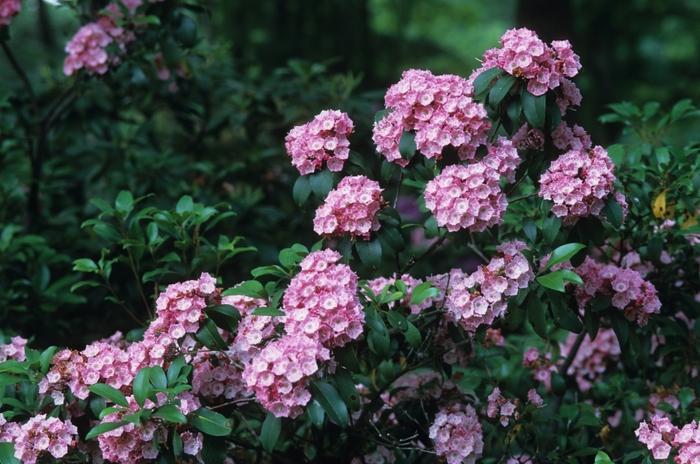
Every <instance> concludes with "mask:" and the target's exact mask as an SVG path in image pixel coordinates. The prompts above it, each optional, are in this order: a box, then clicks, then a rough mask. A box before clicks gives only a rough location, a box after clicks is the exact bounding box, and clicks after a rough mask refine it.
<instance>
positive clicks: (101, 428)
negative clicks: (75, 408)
mask: <svg viewBox="0 0 700 464" xmlns="http://www.w3.org/2000/svg"><path fill="white" fill-rule="evenodd" d="M126 424H127V421H118V422H103V423H101V424H97V425H96V426H94V427H93V428H91V429H90V431H89V432H88V433H87V435H85V439H86V440H92V439H93V438H95V437H97V436H98V435H102V434H103V433H105V432H110V431H112V430H114V429H118V428H119V427H122V426H124V425H126Z"/></svg>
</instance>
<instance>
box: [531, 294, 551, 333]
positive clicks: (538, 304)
mask: <svg viewBox="0 0 700 464" xmlns="http://www.w3.org/2000/svg"><path fill="white" fill-rule="evenodd" d="M525 308H527V319H528V320H529V321H530V324H531V325H532V328H533V329H534V330H535V333H536V334H537V335H539V336H540V337H542V338H544V339H545V340H546V339H547V338H548V337H547V319H546V317H545V311H546V310H547V305H546V304H545V303H544V302H542V301H540V300H539V298H538V297H537V295H536V294H535V293H534V292H533V293H530V294H529V295H528V296H527V300H525Z"/></svg>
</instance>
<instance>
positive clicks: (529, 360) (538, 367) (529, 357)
mask: <svg viewBox="0 0 700 464" xmlns="http://www.w3.org/2000/svg"><path fill="white" fill-rule="evenodd" d="M523 366H525V367H527V368H529V369H532V371H533V372H532V376H533V378H534V379H535V380H536V381H538V382H541V383H542V384H544V386H545V388H546V389H547V391H549V389H550V388H551V387H552V372H555V371H556V367H555V366H554V363H552V360H551V354H550V353H546V354H545V355H541V354H540V352H539V350H538V349H537V348H534V347H531V348H529V349H528V350H527V351H525V353H524V354H523Z"/></svg>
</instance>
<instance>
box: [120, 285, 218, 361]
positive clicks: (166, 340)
mask: <svg viewBox="0 0 700 464" xmlns="http://www.w3.org/2000/svg"><path fill="white" fill-rule="evenodd" d="M217 298H218V290H217V288H216V280H215V279H214V278H213V277H212V276H211V275H209V274H207V273H206V272H205V273H202V275H201V276H200V277H199V279H197V280H188V281H185V282H179V283H175V284H171V285H168V287H167V288H166V289H165V292H163V293H161V294H160V295H159V296H158V299H157V300H156V318H155V319H154V320H153V321H152V322H151V324H150V325H149V326H148V329H146V332H145V333H144V335H143V341H142V342H141V343H139V344H135V346H136V347H137V348H138V349H137V350H135V351H136V353H131V354H132V358H133V359H138V358H140V357H141V356H144V355H145V356H146V358H147V359H149V362H148V365H149V366H153V365H162V363H163V360H164V358H165V356H166V355H167V354H168V352H169V351H172V350H173V349H174V348H175V347H176V346H177V342H178V340H181V339H182V338H184V337H185V335H187V334H195V333H197V331H198V330H199V328H200V324H201V322H202V320H204V318H205V316H206V315H205V314H204V308H206V307H207V306H208V305H209V303H210V302H216V299H217ZM132 346H134V345H132ZM142 350H143V354H141V353H138V352H141V351H142ZM136 354H139V356H133V355H136Z"/></svg>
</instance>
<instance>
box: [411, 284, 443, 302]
mask: <svg viewBox="0 0 700 464" xmlns="http://www.w3.org/2000/svg"><path fill="white" fill-rule="evenodd" d="M439 295H440V290H439V289H437V288H435V287H433V284H432V283H431V282H422V283H420V284H418V285H417V286H416V288H414V289H413V292H412V293H411V304H412V305H419V304H421V303H423V302H424V301H425V300H427V299H428V298H437V297H438V296H439Z"/></svg>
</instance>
